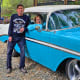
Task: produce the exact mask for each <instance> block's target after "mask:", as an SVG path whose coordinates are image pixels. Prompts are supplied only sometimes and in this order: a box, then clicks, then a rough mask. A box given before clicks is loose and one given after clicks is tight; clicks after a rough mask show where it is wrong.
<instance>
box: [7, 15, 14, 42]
mask: <svg viewBox="0 0 80 80" xmlns="http://www.w3.org/2000/svg"><path fill="white" fill-rule="evenodd" d="M12 18H13V17H12V16H11V20H10V24H9V30H8V36H9V39H8V40H9V42H11V41H12V34H13V21H12Z"/></svg>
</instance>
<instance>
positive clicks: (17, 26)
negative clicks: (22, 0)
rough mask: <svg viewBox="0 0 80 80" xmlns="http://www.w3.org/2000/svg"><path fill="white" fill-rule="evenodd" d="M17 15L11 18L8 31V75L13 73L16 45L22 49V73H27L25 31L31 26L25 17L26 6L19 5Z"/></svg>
mask: <svg viewBox="0 0 80 80" xmlns="http://www.w3.org/2000/svg"><path fill="white" fill-rule="evenodd" d="M16 11H17V14H13V15H12V16H11V20H10V25H9V30H8V36H9V39H8V50H7V73H11V72H12V64H11V59H12V52H13V49H14V46H15V45H16V43H17V44H18V45H19V47H20V51H21V53H20V66H19V68H20V71H21V72H23V73H26V72H27V71H26V70H25V69H24V67H25V51H24V48H25V47H24V45H25V31H27V28H26V27H27V26H28V24H29V17H28V16H27V15H24V14H23V12H24V6H23V5H22V4H19V5H17V10H16Z"/></svg>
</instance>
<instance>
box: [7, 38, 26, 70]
mask: <svg viewBox="0 0 80 80" xmlns="http://www.w3.org/2000/svg"><path fill="white" fill-rule="evenodd" d="M16 43H17V44H18V46H19V47H20V51H21V53H20V67H19V68H20V69H21V68H24V67H25V38H24V37H21V38H14V39H13V40H12V42H9V41H8V47H7V48H8V49H7V69H8V68H12V64H11V61H12V52H13V49H14V46H15V45H16Z"/></svg>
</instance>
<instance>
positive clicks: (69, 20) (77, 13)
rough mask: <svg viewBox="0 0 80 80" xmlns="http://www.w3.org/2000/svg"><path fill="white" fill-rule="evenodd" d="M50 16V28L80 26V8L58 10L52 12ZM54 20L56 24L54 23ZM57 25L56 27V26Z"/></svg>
mask: <svg viewBox="0 0 80 80" xmlns="http://www.w3.org/2000/svg"><path fill="white" fill-rule="evenodd" d="M50 17H51V18H52V20H51V19H50V18H49V22H48V29H49V30H54V29H63V28H70V27H79V26H80V10H79V9H78V10H77V9H76V10H63V11H57V12H54V13H52V14H51V16H50ZM52 21H53V22H54V25H52V24H51V23H52ZM54 27H55V28H54Z"/></svg>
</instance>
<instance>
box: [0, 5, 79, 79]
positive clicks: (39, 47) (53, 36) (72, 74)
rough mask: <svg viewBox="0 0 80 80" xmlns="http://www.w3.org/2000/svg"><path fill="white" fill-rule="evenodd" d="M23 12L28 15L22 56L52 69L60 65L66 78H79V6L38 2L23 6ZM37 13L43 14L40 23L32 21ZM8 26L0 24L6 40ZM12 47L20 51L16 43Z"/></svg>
mask: <svg viewBox="0 0 80 80" xmlns="http://www.w3.org/2000/svg"><path fill="white" fill-rule="evenodd" d="M24 12H25V14H27V15H29V16H30V18H31V24H30V25H29V26H28V29H29V31H28V32H26V34H25V39H26V50H25V56H26V57H29V58H30V59H32V60H34V61H36V62H38V63H39V64H41V65H43V66H45V67H47V68H49V69H51V70H52V71H56V70H57V69H58V68H59V67H60V65H62V66H64V67H65V70H66V74H67V76H68V78H69V80H80V6H79V5H53V6H38V7H31V8H26V9H25V11H24ZM36 14H41V15H42V17H43V23H42V24H40V25H39V24H35V23H34V20H33V19H34V17H35V16H36ZM8 26H9V25H8V24H7V25H4V24H1V25H0V40H1V41H3V42H5V41H6V40H8V33H7V32H8ZM36 27H39V28H40V30H36V29H35V28H36ZM15 51H16V52H18V53H20V49H19V47H18V45H17V44H16V46H15ZM64 64H65V65H64Z"/></svg>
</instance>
